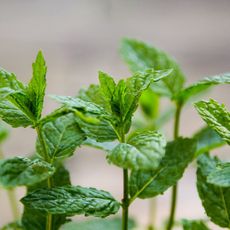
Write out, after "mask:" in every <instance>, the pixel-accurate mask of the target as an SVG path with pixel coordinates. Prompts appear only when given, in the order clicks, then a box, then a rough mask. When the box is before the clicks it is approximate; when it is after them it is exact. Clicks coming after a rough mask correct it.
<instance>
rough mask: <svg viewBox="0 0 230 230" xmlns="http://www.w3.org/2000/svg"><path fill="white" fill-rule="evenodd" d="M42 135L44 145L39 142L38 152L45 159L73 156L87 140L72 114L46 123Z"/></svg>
mask: <svg viewBox="0 0 230 230" xmlns="http://www.w3.org/2000/svg"><path fill="white" fill-rule="evenodd" d="M40 135H41V137H42V138H43V140H44V143H43V142H40V140H39V139H38V140H37V152H38V153H39V155H41V156H43V157H45V156H46V155H48V156H49V157H50V159H56V158H65V157H68V156H71V155H72V154H73V153H74V151H75V149H76V147H77V146H79V145H81V144H82V142H83V141H84V140H85V134H84V132H83V131H82V130H81V129H80V127H79V126H78V124H77V122H76V120H75V116H74V115H73V114H72V113H69V114H64V115H61V116H60V117H56V118H55V119H54V120H51V121H48V122H46V123H44V124H43V125H42V127H41V132H40Z"/></svg>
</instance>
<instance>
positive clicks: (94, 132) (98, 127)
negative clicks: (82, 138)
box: [76, 113, 117, 142]
mask: <svg viewBox="0 0 230 230" xmlns="http://www.w3.org/2000/svg"><path fill="white" fill-rule="evenodd" d="M79 115H80V116H79ZM76 121H77V123H78V125H79V126H80V127H81V129H82V130H83V131H84V133H85V134H86V136H87V137H88V138H90V139H94V140H96V141H98V142H105V141H112V140H115V139H117V134H116V133H115V131H114V129H113V128H112V126H111V124H110V123H109V122H108V121H106V120H105V119H104V118H94V117H87V116H85V115H84V114H79V113H76Z"/></svg>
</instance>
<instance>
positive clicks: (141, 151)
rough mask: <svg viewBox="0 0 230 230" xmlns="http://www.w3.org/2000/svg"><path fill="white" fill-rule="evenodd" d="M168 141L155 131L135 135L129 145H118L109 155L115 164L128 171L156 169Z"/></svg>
mask: <svg viewBox="0 0 230 230" xmlns="http://www.w3.org/2000/svg"><path fill="white" fill-rule="evenodd" d="M165 146H166V140H165V138H164V137H163V135H162V134H160V133H158V132H155V131H147V132H140V133H136V134H134V135H133V136H132V137H131V138H130V139H129V140H128V142H127V143H120V144H118V145H117V146H116V147H115V148H114V149H113V150H112V151H111V152H110V153H109V154H108V159H109V161H110V162H112V163H113V164H115V165H117V166H119V167H122V168H126V169H135V170H138V169H145V170H149V169H156V168H157V167H158V166H159V164H160V162H161V160H162V158H163V156H164V154H165Z"/></svg>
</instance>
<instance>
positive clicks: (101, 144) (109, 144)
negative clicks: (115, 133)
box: [83, 138, 117, 151]
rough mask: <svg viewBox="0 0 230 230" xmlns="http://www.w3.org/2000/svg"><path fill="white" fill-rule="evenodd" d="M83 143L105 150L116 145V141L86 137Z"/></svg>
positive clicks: (109, 149)
mask: <svg viewBox="0 0 230 230" xmlns="http://www.w3.org/2000/svg"><path fill="white" fill-rule="evenodd" d="M83 145H87V146H91V147H94V148H97V149H102V150H105V151H111V150H112V149H113V148H115V146H116V145H117V142H115V141H111V142H97V141H95V140H94V139H90V138H87V139H86V140H85V141H84V142H83Z"/></svg>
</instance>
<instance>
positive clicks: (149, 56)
mask: <svg viewBox="0 0 230 230" xmlns="http://www.w3.org/2000/svg"><path fill="white" fill-rule="evenodd" d="M121 54H122V56H123V58H124V60H125V62H126V63H127V64H128V66H129V68H130V69H131V71H132V72H136V71H140V70H141V71H142V70H145V69H147V68H154V69H155V70H163V69H173V72H172V73H171V75H170V77H168V78H165V79H163V80H162V81H161V82H158V83H155V84H154V85H153V89H154V92H156V93H159V94H161V95H165V96H168V97H173V95H175V94H177V93H178V92H179V91H180V90H181V89H182V87H183V84H184V79H185V77H184V74H183V73H182V71H181V69H180V67H179V65H178V64H177V63H176V62H175V60H173V58H171V57H170V56H169V55H168V54H166V53H165V52H163V51H161V50H159V49H156V48H154V47H152V46H150V45H148V44H145V43H144V42H141V41H137V40H132V39H124V40H123V41H122V47H121Z"/></svg>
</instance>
